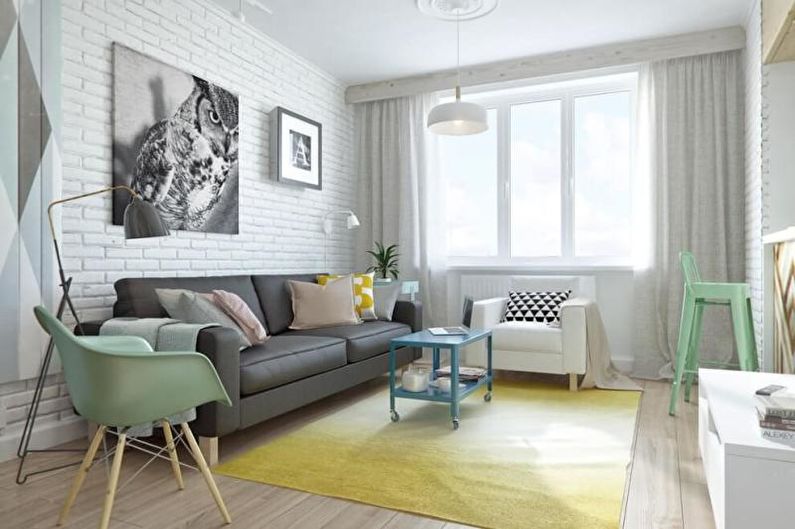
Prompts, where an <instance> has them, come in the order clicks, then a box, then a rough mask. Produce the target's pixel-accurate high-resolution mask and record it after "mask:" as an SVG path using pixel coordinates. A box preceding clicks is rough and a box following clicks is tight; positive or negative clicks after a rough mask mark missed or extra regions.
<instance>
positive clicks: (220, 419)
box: [191, 327, 240, 437]
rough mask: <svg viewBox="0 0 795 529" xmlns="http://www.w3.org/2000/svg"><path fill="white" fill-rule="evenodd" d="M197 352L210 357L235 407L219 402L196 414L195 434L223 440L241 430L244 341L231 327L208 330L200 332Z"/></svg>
mask: <svg viewBox="0 0 795 529" xmlns="http://www.w3.org/2000/svg"><path fill="white" fill-rule="evenodd" d="M196 351H197V352H199V353H201V354H203V355H204V356H206V357H207V358H208V359H209V360H210V362H211V363H212V364H213V367H215V371H216V373H218V378H220V379H221V383H222V384H223V385H224V389H226V393H227V394H228V395H229V399H230V400H231V401H232V407H231V408H230V407H227V406H225V405H223V404H220V403H218V402H211V403H209V404H204V405H203V406H200V407H199V408H198V409H197V410H196V421H194V422H193V424H191V428H193V430H194V432H196V433H197V434H198V435H201V436H203V437H220V436H222V435H226V434H228V433H232V432H234V431H235V430H237V429H238V427H239V426H240V341H239V337H238V334H237V333H236V332H235V331H233V330H232V329H229V328H227V327H208V328H206V329H202V330H201V331H200V332H199V336H198V338H197V340H196Z"/></svg>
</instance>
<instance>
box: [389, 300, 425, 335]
mask: <svg viewBox="0 0 795 529" xmlns="http://www.w3.org/2000/svg"><path fill="white" fill-rule="evenodd" d="M392 321H396V322H398V323H405V324H406V325H408V326H409V327H411V332H417V331H421V330H422V303H421V302H419V301H404V300H399V301H398V302H397V303H395V311H394V312H393V313H392Z"/></svg>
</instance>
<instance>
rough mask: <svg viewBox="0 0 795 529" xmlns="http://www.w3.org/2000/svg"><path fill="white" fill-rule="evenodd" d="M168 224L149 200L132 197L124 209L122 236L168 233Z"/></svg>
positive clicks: (140, 236) (160, 235) (134, 236)
mask: <svg viewBox="0 0 795 529" xmlns="http://www.w3.org/2000/svg"><path fill="white" fill-rule="evenodd" d="M169 234H170V232H169V230H168V226H166V224H165V223H164V222H163V219H162V218H160V214H159V213H158V212H157V209H155V206H154V205H152V204H151V203H150V202H146V201H144V200H141V198H139V197H138V196H135V197H133V199H132V200H131V201H130V203H129V204H128V205H127V208H126V209H125V210H124V238H125V239H145V238H147V237H164V236H166V235H169Z"/></svg>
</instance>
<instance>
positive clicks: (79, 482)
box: [58, 426, 105, 525]
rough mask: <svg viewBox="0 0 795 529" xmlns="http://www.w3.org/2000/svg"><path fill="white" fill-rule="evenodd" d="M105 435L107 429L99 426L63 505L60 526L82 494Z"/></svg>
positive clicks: (59, 520) (59, 519) (59, 518)
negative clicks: (82, 488)
mask: <svg viewBox="0 0 795 529" xmlns="http://www.w3.org/2000/svg"><path fill="white" fill-rule="evenodd" d="M104 435H105V427H104V426H99V427H98V428H97V429H96V431H95V432H94V437H92V439H91V444H90V445H89V446H88V450H86V455H85V456H84V457H83V463H82V464H81V465H80V468H79V469H77V474H76V475H75V479H74V481H73V482H72V488H71V489H69V495H68V496H67V497H66V502H65V503H64V504H63V508H62V509H61V514H60V515H59V516H58V525H63V524H64V523H66V518H67V517H68V516H69V510H70V509H71V508H72V504H74V502H75V500H76V499H77V493H78V492H80V487H82V486H83V481H84V480H85V479H86V475H87V474H88V471H89V469H90V468H91V465H92V464H93V463H94V456H95V455H96V454H97V450H98V449H99V445H100V443H101V442H102V438H103V436H104Z"/></svg>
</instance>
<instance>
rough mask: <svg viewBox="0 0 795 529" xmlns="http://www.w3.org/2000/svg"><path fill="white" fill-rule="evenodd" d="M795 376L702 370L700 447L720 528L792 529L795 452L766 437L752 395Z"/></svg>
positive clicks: (793, 384) (792, 382)
mask: <svg viewBox="0 0 795 529" xmlns="http://www.w3.org/2000/svg"><path fill="white" fill-rule="evenodd" d="M769 384H780V385H782V386H788V387H790V388H792V389H795V375H777V374H772V373H750V372H741V371H724V370H714V369H700V370H699V372H698V387H699V400H698V415H699V418H698V443H699V448H700V450H701V457H702V459H703V463H704V474H705V475H706V478H707V488H708V489H709V497H710V500H711V502H712V512H713V515H714V517H715V526H716V527H717V529H748V528H757V527H758V528H764V529H791V528H792V527H795V521H793V519H794V516H793V498H795V496H793V494H794V493H795V448H792V447H790V446H788V445H785V444H778V443H774V442H771V441H767V440H765V439H763V438H762V435H761V432H760V430H759V421H758V419H757V414H756V408H755V407H754V392H756V390H757V389H759V388H762V387H765V386H767V385H769Z"/></svg>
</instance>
